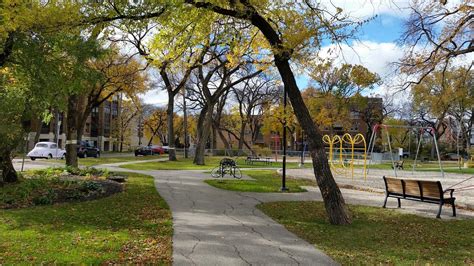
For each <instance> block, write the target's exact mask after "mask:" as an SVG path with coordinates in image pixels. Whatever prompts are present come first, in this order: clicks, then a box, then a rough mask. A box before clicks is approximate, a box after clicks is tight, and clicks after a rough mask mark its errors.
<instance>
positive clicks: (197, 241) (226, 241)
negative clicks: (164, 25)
mask: <svg viewBox="0 0 474 266" xmlns="http://www.w3.org/2000/svg"><path fill="white" fill-rule="evenodd" d="M161 160H166V158H160V159H156V160H153V161H161ZM147 162H149V161H147ZM129 163H130V162H123V163H113V164H104V165H100V166H98V167H102V168H108V169H110V170H113V171H122V172H125V171H126V172H136V173H141V174H147V175H151V176H153V177H154V179H155V186H156V188H157V190H158V192H159V193H160V195H161V196H162V197H163V198H164V199H165V200H166V202H167V203H168V205H169V206H170V208H171V211H172V214H173V228H174V235H173V262H174V264H175V265H224V264H226V265H254V264H257V265H334V264H337V263H336V262H335V261H333V260H332V259H331V258H330V257H328V256H327V255H325V254H324V253H323V252H321V251H320V250H318V249H317V248H316V247H314V246H313V245H311V244H309V243H307V242H306V241H304V240H302V239H300V238H299V237H297V236H296V235H294V234H292V233H290V232H289V231H288V230H286V229H285V228H284V227H283V226H282V225H280V224H278V223H276V222H275V221H273V220H272V219H270V218H269V217H268V216H266V215H265V214H263V213H262V212H261V211H259V210H258V209H257V208H256V207H255V206H256V205H257V204H259V203H262V202H273V201H310V200H313V201H314V200H316V201H321V200H322V198H321V193H320V192H319V189H317V188H315V187H308V188H307V189H308V192H306V193H241V192H233V191H227V190H221V189H218V188H214V187H211V186H209V185H207V184H206V183H204V182H203V181H204V180H205V179H209V178H210V176H209V174H208V173H204V172H203V171H180V170H161V171H136V170H128V169H124V168H119V166H120V165H123V164H129ZM134 163H135V162H134ZM341 191H342V193H343V196H344V199H345V200H346V202H347V203H348V204H360V205H368V206H381V204H382V202H383V199H384V195H383V194H380V193H371V192H365V191H358V190H352V189H342V190H341ZM388 208H396V200H392V201H390V200H389V203H388ZM399 210H400V211H402V212H408V213H415V214H418V215H422V216H426V217H430V218H433V219H434V217H435V216H436V212H437V206H436V205H434V204H420V203H418V202H410V201H402V209H399ZM472 218H474V213H473V212H470V211H466V210H459V211H458V216H457V217H456V218H453V217H450V208H445V209H444V210H443V213H442V220H450V219H472Z"/></svg>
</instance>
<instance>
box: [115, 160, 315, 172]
mask: <svg viewBox="0 0 474 266" xmlns="http://www.w3.org/2000/svg"><path fill="white" fill-rule="evenodd" d="M222 158H224V157H206V159H205V162H206V165H195V164H193V158H188V159H184V158H178V161H162V162H146V163H136V164H126V165H122V166H121V167H122V168H126V169H132V170H212V168H214V167H216V166H218V165H219V161H220V160H222ZM234 160H236V162H237V165H238V166H239V167H240V168H281V167H282V166H281V162H278V163H275V162H274V163H272V164H271V165H266V164H263V163H255V164H253V165H248V164H245V158H238V159H234ZM310 166H311V164H305V167H310ZM287 167H288V168H299V166H298V163H296V162H289V163H287Z"/></svg>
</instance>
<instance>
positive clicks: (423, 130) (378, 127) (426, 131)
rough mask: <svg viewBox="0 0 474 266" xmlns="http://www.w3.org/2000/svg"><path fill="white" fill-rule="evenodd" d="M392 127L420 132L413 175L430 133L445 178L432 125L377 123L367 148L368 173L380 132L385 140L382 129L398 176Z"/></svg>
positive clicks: (462, 188) (467, 187)
mask: <svg viewBox="0 0 474 266" xmlns="http://www.w3.org/2000/svg"><path fill="white" fill-rule="evenodd" d="M390 128H405V129H410V130H417V131H418V132H419V140H418V141H417V142H418V144H417V148H416V154H415V159H414V162H413V167H412V175H414V172H415V169H416V163H417V160H418V157H419V153H420V147H421V144H422V142H423V139H424V137H423V136H424V135H425V134H429V135H430V136H431V137H432V138H433V144H434V145H435V149H436V155H437V157H438V158H437V159H438V165H439V169H440V172H441V177H443V178H444V177H445V174H444V170H443V165H442V164H441V156H440V152H439V146H438V142H437V140H436V131H435V129H434V128H432V127H421V126H404V125H385V124H376V125H375V126H374V127H373V130H372V135H371V136H370V140H369V149H368V150H367V153H366V157H369V158H370V160H369V163H368V166H367V173H368V172H369V168H370V165H371V164H372V163H373V162H374V160H373V158H374V146H375V140H376V139H377V136H378V134H380V137H382V140H383V135H384V134H383V132H382V131H385V136H386V139H387V144H388V148H389V152H390V160H391V163H392V168H393V171H394V174H395V177H398V173H397V168H398V167H396V166H397V162H395V160H394V158H393V151H392V145H391V138H390V132H389V129H390ZM369 153H370V156H368V155H369ZM473 178H474V176H471V177H469V178H467V179H464V180H462V181H461V182H458V183H456V184H454V185H452V186H450V187H449V188H448V189H452V188H454V187H455V186H458V185H460V184H462V183H464V182H466V181H468V180H471V179H473ZM471 189H474V185H468V186H464V187H458V188H456V191H458V192H459V191H465V190H471Z"/></svg>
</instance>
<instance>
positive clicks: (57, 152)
mask: <svg viewBox="0 0 474 266" xmlns="http://www.w3.org/2000/svg"><path fill="white" fill-rule="evenodd" d="M26 156H28V157H30V158H31V160H32V161H34V160H36V158H46V159H52V158H61V159H63V158H64V157H65V156H66V151H65V150H63V149H61V148H58V147H57V145H56V143H54V142H38V143H36V145H35V147H34V148H33V149H32V150H31V151H30V152H29V153H28V154H27V155H26Z"/></svg>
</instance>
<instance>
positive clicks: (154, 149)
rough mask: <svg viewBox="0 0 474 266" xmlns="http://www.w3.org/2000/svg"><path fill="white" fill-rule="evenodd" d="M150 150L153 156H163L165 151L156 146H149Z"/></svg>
mask: <svg viewBox="0 0 474 266" xmlns="http://www.w3.org/2000/svg"><path fill="white" fill-rule="evenodd" d="M149 147H150V148H151V150H152V151H153V153H154V154H163V153H165V149H163V147H161V146H158V145H151V146H149Z"/></svg>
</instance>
